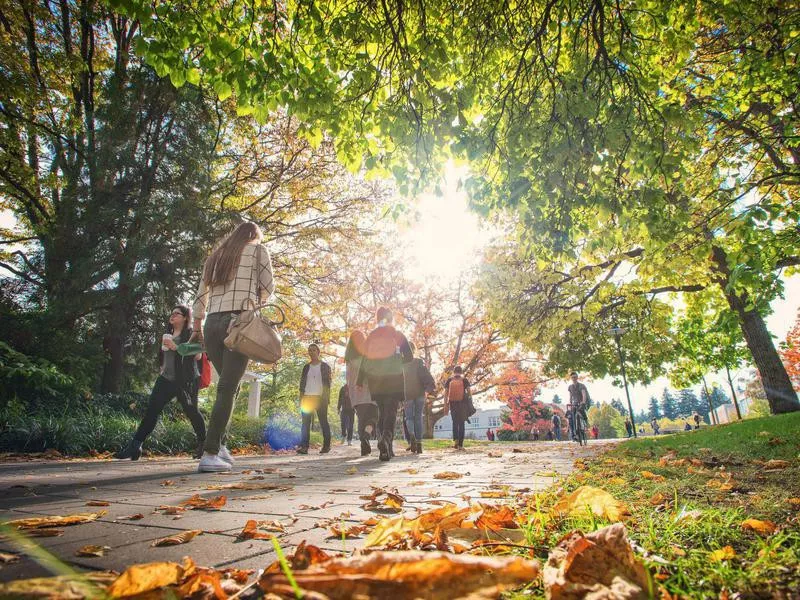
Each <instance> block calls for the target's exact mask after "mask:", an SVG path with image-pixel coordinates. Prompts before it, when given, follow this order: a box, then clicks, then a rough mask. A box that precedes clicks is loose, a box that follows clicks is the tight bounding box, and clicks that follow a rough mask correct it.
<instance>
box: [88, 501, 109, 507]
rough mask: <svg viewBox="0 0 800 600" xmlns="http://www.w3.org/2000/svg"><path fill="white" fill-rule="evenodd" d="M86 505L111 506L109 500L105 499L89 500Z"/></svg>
mask: <svg viewBox="0 0 800 600" xmlns="http://www.w3.org/2000/svg"><path fill="white" fill-rule="evenodd" d="M86 506H111V502H106V501H105V500H89V501H88V502H87V503H86Z"/></svg>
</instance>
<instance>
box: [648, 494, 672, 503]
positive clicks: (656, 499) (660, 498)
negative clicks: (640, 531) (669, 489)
mask: <svg viewBox="0 0 800 600" xmlns="http://www.w3.org/2000/svg"><path fill="white" fill-rule="evenodd" d="M669 500H670V499H669V498H668V497H667V496H665V495H664V494H662V493H661V492H657V493H655V494H653V496H652V497H651V498H650V504H652V505H653V506H662V505H664V504H667V503H668V502H669Z"/></svg>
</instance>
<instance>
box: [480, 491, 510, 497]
mask: <svg viewBox="0 0 800 600" xmlns="http://www.w3.org/2000/svg"><path fill="white" fill-rule="evenodd" d="M507 496H508V492H503V491H500V490H498V491H487V490H484V491H482V492H481V498H505V497H507Z"/></svg>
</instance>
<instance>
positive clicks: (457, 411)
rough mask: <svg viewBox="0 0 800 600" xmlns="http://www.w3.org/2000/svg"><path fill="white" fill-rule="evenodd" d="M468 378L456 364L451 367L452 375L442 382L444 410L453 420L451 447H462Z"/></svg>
mask: <svg viewBox="0 0 800 600" xmlns="http://www.w3.org/2000/svg"><path fill="white" fill-rule="evenodd" d="M468 394H469V380H467V378H466V377H464V370H463V369H462V368H461V367H460V366H458V367H456V368H455V369H453V376H452V377H450V378H449V379H448V380H447V381H446V382H445V384H444V412H445V414H449V415H450V418H451V419H452V420H453V448H455V449H456V450H463V449H464V433H465V425H464V424H465V423H466V421H467V419H469V415H468V414H467V412H468V406H467V404H468V402H467V395H468Z"/></svg>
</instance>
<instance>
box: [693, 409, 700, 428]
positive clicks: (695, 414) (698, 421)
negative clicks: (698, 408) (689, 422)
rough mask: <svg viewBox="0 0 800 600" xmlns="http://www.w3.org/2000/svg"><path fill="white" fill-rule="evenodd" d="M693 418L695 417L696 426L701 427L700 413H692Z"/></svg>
mask: <svg viewBox="0 0 800 600" xmlns="http://www.w3.org/2000/svg"><path fill="white" fill-rule="evenodd" d="M692 419H694V428H695V429H700V414H699V413H697V412H695V413H694V415H692Z"/></svg>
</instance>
